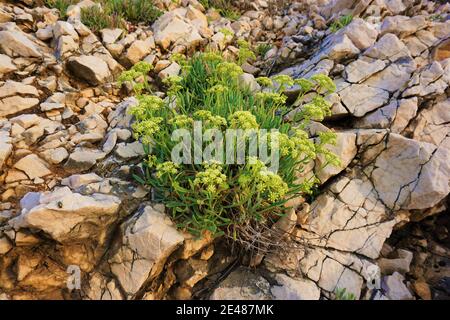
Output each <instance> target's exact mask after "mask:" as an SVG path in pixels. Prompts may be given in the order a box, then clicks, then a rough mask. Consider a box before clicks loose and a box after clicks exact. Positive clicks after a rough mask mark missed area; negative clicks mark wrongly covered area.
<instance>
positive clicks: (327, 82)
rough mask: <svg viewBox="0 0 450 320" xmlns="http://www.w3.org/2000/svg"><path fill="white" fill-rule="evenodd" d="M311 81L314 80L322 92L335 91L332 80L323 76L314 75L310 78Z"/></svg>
mask: <svg viewBox="0 0 450 320" xmlns="http://www.w3.org/2000/svg"><path fill="white" fill-rule="evenodd" d="M311 79H312V80H314V81H315V82H316V83H317V84H318V85H319V87H320V88H321V89H322V90H325V91H327V92H328V93H333V92H335V91H336V85H335V84H334V82H333V80H331V79H330V77H328V76H327V75H325V74H315V75H313V76H312V77H311Z"/></svg>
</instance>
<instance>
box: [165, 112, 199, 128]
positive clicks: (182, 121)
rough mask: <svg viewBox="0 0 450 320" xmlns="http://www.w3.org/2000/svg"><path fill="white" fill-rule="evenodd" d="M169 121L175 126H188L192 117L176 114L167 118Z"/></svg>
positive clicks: (190, 124) (191, 121) (190, 125)
mask: <svg viewBox="0 0 450 320" xmlns="http://www.w3.org/2000/svg"><path fill="white" fill-rule="evenodd" d="M169 123H170V124H173V125H174V126H176V127H177V128H190V127H192V125H193V123H194V119H192V118H191V117H188V116H187V115H184V114H177V115H176V116H175V117H173V118H172V119H170V120H169Z"/></svg>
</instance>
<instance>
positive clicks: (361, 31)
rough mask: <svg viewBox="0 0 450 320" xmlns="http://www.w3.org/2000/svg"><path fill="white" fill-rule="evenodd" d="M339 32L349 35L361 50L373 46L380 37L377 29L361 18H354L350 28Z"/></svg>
mask: <svg viewBox="0 0 450 320" xmlns="http://www.w3.org/2000/svg"><path fill="white" fill-rule="evenodd" d="M339 32H341V33H343V34H345V35H347V37H349V38H350V40H351V41H352V42H353V44H354V45H355V46H356V47H357V48H358V49H360V50H364V49H367V48H368V47H370V46H371V45H373V44H374V43H375V41H376V40H377V37H378V31H377V30H376V29H375V27H374V26H373V25H371V24H370V23H368V22H366V21H364V20H363V19H361V18H354V19H353V20H352V22H351V23H350V24H349V25H348V26H346V27H345V28H343V29H342V30H341V31H339Z"/></svg>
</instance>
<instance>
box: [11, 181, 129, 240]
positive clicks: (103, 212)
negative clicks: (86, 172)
mask: <svg viewBox="0 0 450 320" xmlns="http://www.w3.org/2000/svg"><path fill="white" fill-rule="evenodd" d="M119 205H120V200H119V198H117V197H115V196H112V195H104V194H93V195H91V196H83V195H81V194H79V193H73V192H72V191H70V189H69V188H67V187H63V188H60V189H57V190H54V191H52V192H44V193H40V194H39V193H38V194H37V195H35V200H34V202H31V203H29V205H27V206H26V207H23V209H22V212H21V214H20V215H19V216H18V217H16V218H14V219H11V220H9V224H10V225H11V226H13V227H14V228H35V229H38V230H42V231H44V232H45V233H47V234H49V235H50V236H51V237H52V238H53V239H55V240H57V241H60V242H64V241H67V242H70V241H72V242H73V241H74V240H83V239H89V238H91V237H92V239H94V238H98V239H102V238H104V234H103V231H104V230H105V229H106V228H107V226H108V225H109V224H110V223H112V222H113V221H114V220H115V219H116V214H117V211H118V209H119ZM103 240H104V239H103Z"/></svg>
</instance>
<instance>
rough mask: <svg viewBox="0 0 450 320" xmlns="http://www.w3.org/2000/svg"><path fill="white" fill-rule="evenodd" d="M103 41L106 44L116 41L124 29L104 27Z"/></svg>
mask: <svg viewBox="0 0 450 320" xmlns="http://www.w3.org/2000/svg"><path fill="white" fill-rule="evenodd" d="M100 33H101V34H102V41H103V43H104V44H111V43H115V42H116V41H117V40H118V39H119V38H120V36H121V35H122V33H123V30H122V29H118V28H117V29H102V30H101V31H100Z"/></svg>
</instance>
